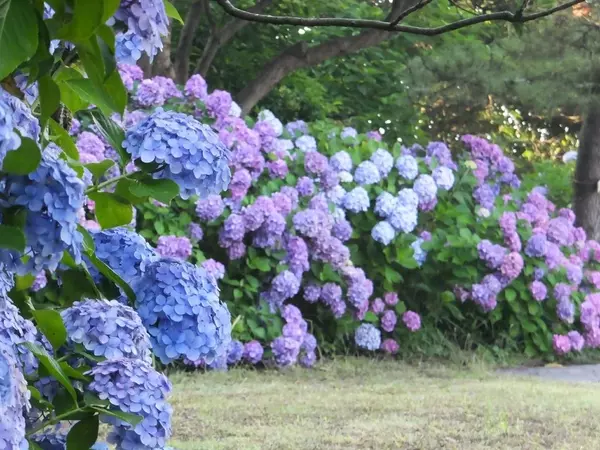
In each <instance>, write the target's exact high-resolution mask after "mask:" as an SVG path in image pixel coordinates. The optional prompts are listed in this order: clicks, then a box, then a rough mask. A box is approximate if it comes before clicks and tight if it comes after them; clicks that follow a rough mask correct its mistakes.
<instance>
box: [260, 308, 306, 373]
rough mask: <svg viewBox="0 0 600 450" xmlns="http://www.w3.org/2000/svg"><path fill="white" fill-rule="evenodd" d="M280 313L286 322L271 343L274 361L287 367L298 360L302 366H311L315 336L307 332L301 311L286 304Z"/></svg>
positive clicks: (280, 365)
mask: <svg viewBox="0 0 600 450" xmlns="http://www.w3.org/2000/svg"><path fill="white" fill-rule="evenodd" d="M281 315H282V317H283V319H284V320H285V322H286V324H285V325H284V326H283V332H282V335H281V336H280V337H278V338H276V339H275V340H274V341H273V343H272V344H271V349H272V351H273V357H274V358H275V363H276V364H277V365H278V366H279V367H288V366H291V365H293V364H295V363H296V361H299V362H300V364H301V365H302V366H303V367H312V366H313V365H314V363H315V362H316V360H317V357H316V353H315V351H316V348H317V341H316V339H315V337H314V336H313V335H312V334H310V333H308V332H307V329H308V325H307V323H306V321H305V320H304V319H303V318H302V313H301V312H300V310H299V309H298V308H297V307H296V306H294V305H286V306H285V307H284V308H283V309H282V311H281Z"/></svg>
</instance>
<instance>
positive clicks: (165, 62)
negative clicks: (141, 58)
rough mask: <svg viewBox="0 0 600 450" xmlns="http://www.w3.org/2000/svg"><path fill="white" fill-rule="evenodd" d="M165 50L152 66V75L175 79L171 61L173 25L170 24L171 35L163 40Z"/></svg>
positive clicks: (157, 56) (159, 54)
mask: <svg viewBox="0 0 600 450" xmlns="http://www.w3.org/2000/svg"><path fill="white" fill-rule="evenodd" d="M162 41H163V49H162V51H160V52H158V55H156V57H155V58H154V63H153V64H152V75H161V76H163V77H168V78H175V69H174V68H173V62H172V61H171V25H170V24H169V33H168V34H167V35H166V36H165V37H164V38H163V40H162Z"/></svg>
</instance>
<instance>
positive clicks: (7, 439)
mask: <svg viewBox="0 0 600 450" xmlns="http://www.w3.org/2000/svg"><path fill="white" fill-rule="evenodd" d="M29 396H30V393H29V391H28V389H27V381H25V378H24V377H23V373H22V372H21V370H20V369H19V364H18V362H17V360H16V356H15V354H14V352H13V349H12V348H11V346H10V345H7V344H6V343H4V342H2V340H1V339H0V414H1V415H2V421H1V422H0V446H1V447H2V448H5V449H7V450H8V449H26V448H28V443H27V440H26V439H25V417H24V416H23V414H24V413H27V412H28V411H29V408H30V404H29Z"/></svg>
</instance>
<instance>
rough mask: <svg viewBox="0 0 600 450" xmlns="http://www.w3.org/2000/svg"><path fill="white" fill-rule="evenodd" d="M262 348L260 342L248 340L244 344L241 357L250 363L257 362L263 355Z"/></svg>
mask: <svg viewBox="0 0 600 450" xmlns="http://www.w3.org/2000/svg"><path fill="white" fill-rule="evenodd" d="M263 353H264V349H263V347H262V345H260V342H258V341H250V342H246V343H245V344H244V352H243V354H242V357H243V358H244V360H245V361H248V362H249V363H250V364H258V363H259V362H260V361H261V360H262V357H263Z"/></svg>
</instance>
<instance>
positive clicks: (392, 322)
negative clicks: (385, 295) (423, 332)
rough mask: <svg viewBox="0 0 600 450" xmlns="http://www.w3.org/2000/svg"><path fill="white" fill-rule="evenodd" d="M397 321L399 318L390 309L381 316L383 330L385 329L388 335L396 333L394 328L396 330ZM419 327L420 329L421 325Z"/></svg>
mask: <svg viewBox="0 0 600 450" xmlns="http://www.w3.org/2000/svg"><path fill="white" fill-rule="evenodd" d="M397 320H398V318H397V317H396V313H395V312H394V311H392V310H391V309H388V310H387V311H386V312H384V313H383V316H381V328H383V331H387V332H388V333H391V332H392V331H394V328H396V321H397ZM419 320H420V319H419ZM407 326H408V325H407ZM419 327H420V325H419ZM417 329H418V328H417ZM412 331H415V330H412Z"/></svg>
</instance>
